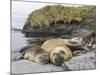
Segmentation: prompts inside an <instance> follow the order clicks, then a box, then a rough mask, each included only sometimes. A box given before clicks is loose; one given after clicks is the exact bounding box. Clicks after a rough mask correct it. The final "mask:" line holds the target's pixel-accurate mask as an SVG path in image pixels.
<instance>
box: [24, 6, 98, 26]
mask: <svg viewBox="0 0 100 75" xmlns="http://www.w3.org/2000/svg"><path fill="white" fill-rule="evenodd" d="M95 17H96V6H80V7H73V6H70V7H68V6H67V7H65V6H62V5H52V6H50V5H48V6H45V7H43V8H41V9H38V10H35V11H33V12H32V13H31V14H29V17H28V18H27V20H26V23H25V26H26V27H32V28H38V27H50V26H53V25H55V24H59V25H61V24H66V23H67V24H69V23H72V22H83V21H85V20H88V19H95Z"/></svg>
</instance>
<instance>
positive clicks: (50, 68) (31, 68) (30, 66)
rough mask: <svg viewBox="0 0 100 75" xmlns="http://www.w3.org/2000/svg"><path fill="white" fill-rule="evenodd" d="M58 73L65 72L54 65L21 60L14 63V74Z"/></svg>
mask: <svg viewBox="0 0 100 75" xmlns="http://www.w3.org/2000/svg"><path fill="white" fill-rule="evenodd" d="M56 71H63V68H62V67H61V66H55V65H52V64H46V65H41V64H37V63H34V62H31V61H28V60H20V61H16V62H13V63H12V74H22V73H40V72H56Z"/></svg>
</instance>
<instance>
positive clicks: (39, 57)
mask: <svg viewBox="0 0 100 75" xmlns="http://www.w3.org/2000/svg"><path fill="white" fill-rule="evenodd" d="M24 59H28V60H30V61H33V62H37V63H39V64H46V63H48V62H49V56H48V54H47V53H46V52H45V51H44V50H43V49H41V48H29V49H28V50H26V52H25V54H24Z"/></svg>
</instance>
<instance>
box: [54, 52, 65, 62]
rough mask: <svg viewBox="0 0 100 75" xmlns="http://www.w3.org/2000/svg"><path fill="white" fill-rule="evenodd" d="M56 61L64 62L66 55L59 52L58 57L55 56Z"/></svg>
mask: <svg viewBox="0 0 100 75" xmlns="http://www.w3.org/2000/svg"><path fill="white" fill-rule="evenodd" d="M55 62H56V63H58V64H61V63H63V62H64V57H63V56H61V55H60V54H59V53H58V54H57V58H55Z"/></svg>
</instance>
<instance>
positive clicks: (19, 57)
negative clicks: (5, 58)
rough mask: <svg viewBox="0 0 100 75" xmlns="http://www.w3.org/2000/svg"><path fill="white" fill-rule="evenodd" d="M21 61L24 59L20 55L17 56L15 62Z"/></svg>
mask: <svg viewBox="0 0 100 75" xmlns="http://www.w3.org/2000/svg"><path fill="white" fill-rule="evenodd" d="M22 59H24V57H23V55H22V54H20V55H18V56H17V57H16V58H15V60H22Z"/></svg>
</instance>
